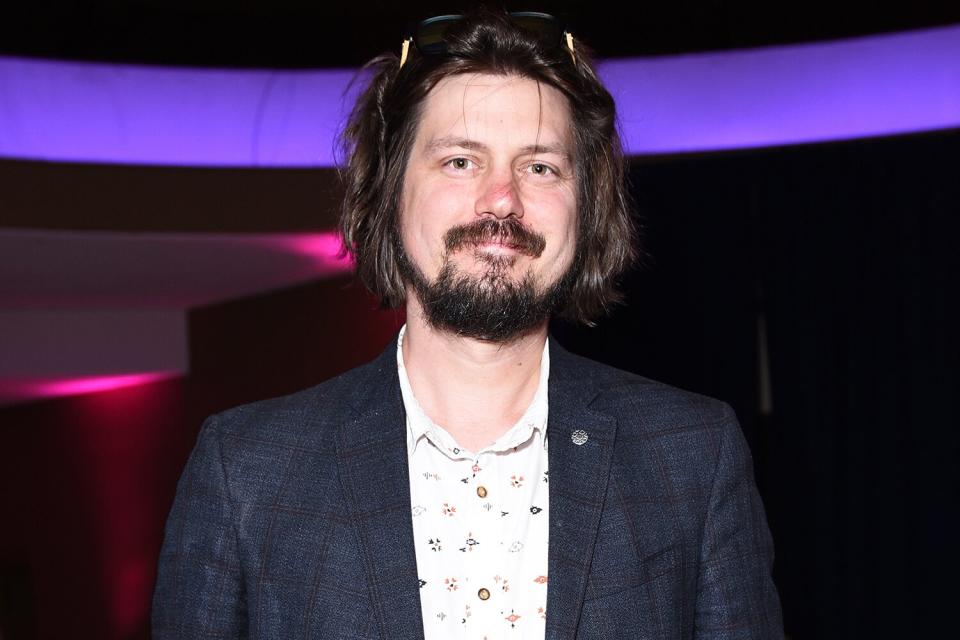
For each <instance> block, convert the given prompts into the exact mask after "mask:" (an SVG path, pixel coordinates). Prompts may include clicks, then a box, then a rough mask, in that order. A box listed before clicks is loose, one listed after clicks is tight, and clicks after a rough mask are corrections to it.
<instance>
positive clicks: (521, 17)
mask: <svg viewBox="0 0 960 640" xmlns="http://www.w3.org/2000/svg"><path fill="white" fill-rule="evenodd" d="M462 19H463V16H461V15H446V16H436V17H433V18H428V19H426V20H424V21H423V22H421V23H420V25H419V26H418V27H417V30H416V33H415V34H414V43H415V44H416V45H417V49H418V50H419V51H420V53H422V54H423V55H425V56H435V55H442V54H444V53H446V51H447V41H446V40H445V39H444V36H445V35H446V33H447V29H449V28H450V26H451V25H453V24H454V23H456V22H458V21H460V20H462ZM510 21H511V22H513V24H515V25H517V26H518V27H520V28H521V29H523V30H524V31H527V32H529V33H531V34H533V35H534V36H535V37H536V38H537V40H539V41H540V43H541V44H544V45H546V46H553V45H556V44H558V43H559V42H560V35H561V31H562V30H561V28H560V22H559V21H558V20H557V19H556V18H554V17H553V16H551V15H550V14H548V13H538V12H535V11H520V12H516V13H511V14H510Z"/></svg>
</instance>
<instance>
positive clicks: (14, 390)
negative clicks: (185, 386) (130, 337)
mask: <svg viewBox="0 0 960 640" xmlns="http://www.w3.org/2000/svg"><path fill="white" fill-rule="evenodd" d="M181 375H183V374H182V373H181V372H177V371H155V372H149V373H125V374H119V375H110V376H103V375H98V376H83V377H74V378H2V379H0V404H5V403H8V402H10V401H11V400H14V399H15V400H16V401H17V402H24V401H26V400H44V399H48V398H61V397H64V396H77V395H83V394H88V393H99V392H103V391H113V390H116V389H123V388H126V387H133V386H138V385H143V384H149V383H151V382H158V381H160V380H168V379H170V378H176V377H178V376H181Z"/></svg>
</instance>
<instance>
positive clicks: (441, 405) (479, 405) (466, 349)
mask: <svg viewBox="0 0 960 640" xmlns="http://www.w3.org/2000/svg"><path fill="white" fill-rule="evenodd" d="M546 339H547V322H546V321H544V322H543V323H542V324H541V325H540V326H538V327H537V328H535V329H534V330H532V331H530V332H528V333H525V334H524V335H522V336H520V337H518V338H516V339H515V340H512V341H510V342H508V343H491V342H485V341H482V340H476V339H473V338H464V337H462V336H458V335H456V334H453V333H451V332H448V331H440V330H437V329H435V328H434V327H431V326H430V325H429V324H427V322H426V321H425V319H424V317H423V311H422V309H421V308H420V305H419V303H418V302H417V300H416V296H413V295H410V296H408V302H407V328H406V332H405V333H404V338H403V361H404V365H405V367H406V370H407V376H408V377H409V379H410V386H411V388H412V389H413V393H414V395H415V396H416V398H417V402H419V403H420V406H421V407H422V408H423V410H424V411H425V412H426V414H427V415H428V416H430V419H431V420H433V421H434V422H436V423H437V424H439V425H440V426H442V427H443V428H444V429H446V430H447V431H448V432H449V433H450V435H452V436H453V437H454V439H456V441H457V443H458V444H459V445H460V446H461V447H463V448H465V449H467V450H469V451H473V452H476V451H479V450H480V449H482V448H483V447H485V446H487V445H488V444H490V443H491V442H493V441H495V440H496V439H497V438H498V437H500V436H501V435H503V434H504V433H506V431H507V430H508V429H510V427H512V426H513V425H514V424H515V423H516V421H517V420H519V419H520V417H521V416H522V415H523V413H524V411H526V409H527V407H528V406H529V405H530V402H531V401H532V400H533V396H534V394H535V393H536V390H537V385H538V384H539V382H540V360H541V357H542V355H543V345H544V342H545V341H546Z"/></svg>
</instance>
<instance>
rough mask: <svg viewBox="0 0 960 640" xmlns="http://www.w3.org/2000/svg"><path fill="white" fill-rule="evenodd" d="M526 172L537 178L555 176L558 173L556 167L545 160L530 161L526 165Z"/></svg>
mask: <svg viewBox="0 0 960 640" xmlns="http://www.w3.org/2000/svg"><path fill="white" fill-rule="evenodd" d="M526 172H527V173H529V174H532V175H534V176H536V177H538V178H556V177H558V176H559V175H560V172H559V171H557V168H556V167H554V166H552V165H549V164H547V163H545V162H531V163H530V164H528V165H527V166H526Z"/></svg>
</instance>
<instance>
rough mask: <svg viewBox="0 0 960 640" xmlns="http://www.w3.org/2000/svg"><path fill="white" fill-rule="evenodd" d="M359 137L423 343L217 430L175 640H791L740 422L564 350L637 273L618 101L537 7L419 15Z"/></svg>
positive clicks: (176, 537)
mask: <svg viewBox="0 0 960 640" xmlns="http://www.w3.org/2000/svg"><path fill="white" fill-rule="evenodd" d="M412 44H413V46H411V42H410V41H407V42H405V44H404V48H403V50H402V52H401V55H400V56H399V57H397V56H394V55H390V56H382V57H380V58H378V59H376V60H375V61H374V62H373V63H372V64H371V65H370V68H371V70H372V72H373V76H372V79H371V80H370V85H369V87H368V88H367V90H366V92H365V93H364V94H363V95H362V96H361V97H360V99H359V101H358V103H357V106H356V107H355V110H354V112H353V115H352V117H351V120H350V122H349V125H348V127H347V130H346V136H345V138H346V141H347V147H348V153H349V161H348V166H347V168H346V172H345V175H346V181H347V194H346V202H345V207H344V216H343V232H344V236H345V238H346V241H347V245H348V247H349V248H350V250H351V251H352V252H353V253H354V255H355V258H356V261H357V270H358V273H359V275H360V277H361V278H362V279H363V280H364V281H365V282H366V283H367V284H368V286H370V288H371V289H372V290H373V291H374V292H376V293H377V294H379V295H380V296H381V298H382V299H383V300H384V302H385V304H388V305H400V304H403V305H404V306H405V308H406V315H407V323H406V325H405V327H404V329H402V330H401V332H400V335H399V336H398V340H397V343H394V344H392V345H391V346H390V347H389V348H388V349H387V350H386V351H385V352H384V353H383V355H382V356H380V357H379V358H378V359H377V360H375V361H374V362H372V363H370V364H368V365H366V366H363V367H360V368H358V369H355V370H353V371H350V372H348V373H346V374H344V375H342V376H340V377H337V378H335V379H333V380H330V381H328V382H326V383H324V384H321V385H319V386H317V387H314V388H313V389H309V390H307V391H304V392H301V393H298V394H295V395H293V396H289V397H286V398H280V399H275V400H270V401H266V402H261V403H256V404H253V405H249V406H245V407H240V408H237V409H234V410H231V411H228V412H225V413H223V414H221V415H218V416H214V417H212V418H211V419H210V420H209V421H208V423H207V424H206V425H205V427H204V429H203V431H202V433H201V435H200V438H199V441H198V444H197V446H196V449H195V451H194V453H193V455H192V456H191V459H190V462H189V463H188V465H187V469H186V471H185V472H184V475H183V478H182V479H181V482H180V485H179V488H178V495H177V499H176V503H175V505H174V508H173V511H172V513H171V515H170V520H169V523H168V528H167V536H166V541H165V543H164V549H163V552H162V554H161V558H160V577H159V580H158V584H157V590H156V594H155V603H154V604H155V607H154V632H155V637H158V638H199V637H249V638H284V639H287V638H304V637H311V638H423V637H426V638H444V639H446V638H476V639H478V640H479V639H482V638H489V639H491V640H492V639H494V638H509V637H516V638H525V639H526V638H531V639H533V638H551V639H553V638H556V639H560V638H571V639H572V638H583V639H587V638H603V639H609V638H777V637H780V635H781V633H782V631H781V625H780V612H779V603H778V600H777V595H776V591H775V589H774V587H773V584H772V582H771V579H770V566H771V563H772V548H771V543H770V537H769V533H768V531H767V527H766V523H765V520H764V514H763V508H762V506H761V504H760V499H759V497H758V496H757V492H756V489H755V487H754V484H753V480H752V471H751V465H750V458H749V453H748V450H747V448H746V446H745V444H744V440H743V438H742V436H741V434H740V431H739V427H738V426H737V423H736V419H735V417H734V416H733V414H732V412H731V410H730V409H729V408H728V407H727V406H726V405H724V404H722V403H720V402H717V401H714V400H710V399H708V398H704V397H701V396H697V395H694V394H691V393H687V392H684V391H680V390H677V389H673V388H670V387H667V386H665V385H661V384H658V383H654V382H651V381H649V380H646V379H644V378H640V377H637V376H634V375H631V374H627V373H624V372H621V371H617V370H614V369H610V368H608V367H605V366H603V365H600V364H598V363H594V362H590V361H588V360H585V359H582V358H579V357H577V356H574V355H571V354H569V353H567V352H565V351H564V350H563V349H561V348H560V347H558V346H557V345H556V344H555V343H553V342H551V341H549V340H548V335H547V322H548V319H549V318H550V317H551V315H562V316H565V317H567V318H570V319H573V320H578V321H582V322H589V321H590V320H591V319H592V318H594V317H596V316H597V315H598V314H599V313H601V312H602V311H604V310H605V309H606V308H607V307H608V306H609V305H611V304H612V303H613V302H614V301H616V299H617V294H616V292H615V290H614V288H613V284H612V283H613V279H614V277H615V276H616V275H617V274H618V273H619V272H621V271H622V270H623V269H624V268H625V267H626V266H627V265H628V264H629V262H630V260H631V258H632V256H633V249H632V246H631V240H632V235H633V234H632V231H631V226H630V217H629V208H628V206H627V202H628V198H627V196H626V191H625V186H624V179H623V178H624V168H623V166H624V165H623V158H622V155H621V151H620V143H619V140H618V138H617V134H616V129H615V126H614V122H615V118H614V105H613V101H612V99H611V98H610V96H609V94H608V93H607V91H606V90H605V89H604V88H603V87H602V85H601V84H600V82H599V81H598V79H597V77H596V75H595V73H594V71H593V69H592V68H591V66H590V63H589V61H588V59H587V57H586V55H585V52H584V51H582V50H580V49H582V48H581V47H577V46H576V45H575V43H574V41H573V39H572V37H570V36H569V35H568V34H566V33H563V34H561V32H560V31H559V29H558V28H557V26H556V22H555V21H554V20H553V19H552V18H550V17H549V16H544V15H542V14H514V15H512V16H507V15H504V14H497V13H486V12H484V13H478V14H475V15H470V16H467V17H460V16H454V17H444V18H440V19H435V20H432V21H427V22H425V23H424V24H423V25H422V26H421V29H420V31H419V32H418V34H417V38H415V39H414V41H413V43H412Z"/></svg>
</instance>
